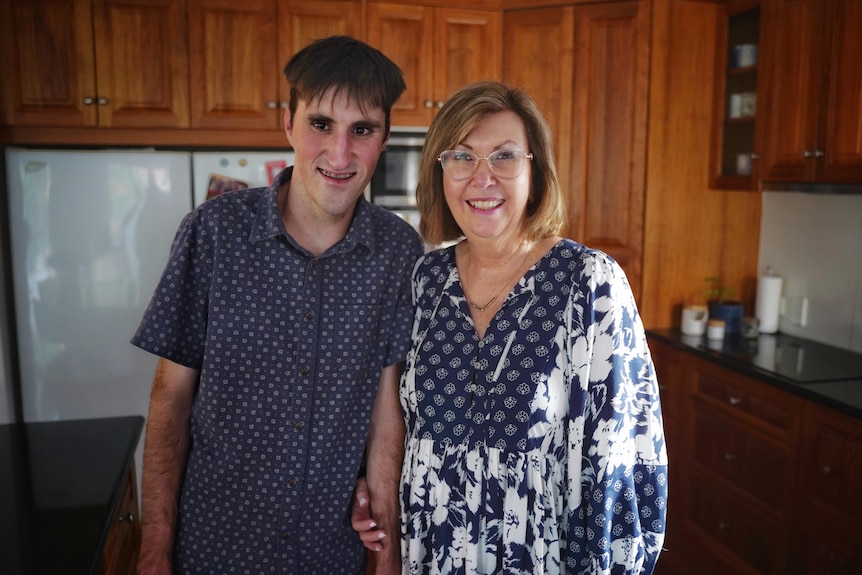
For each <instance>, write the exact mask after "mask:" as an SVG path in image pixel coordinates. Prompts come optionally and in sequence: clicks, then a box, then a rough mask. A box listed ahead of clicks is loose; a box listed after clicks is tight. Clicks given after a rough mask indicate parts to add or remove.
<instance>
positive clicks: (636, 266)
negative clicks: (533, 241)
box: [568, 1, 650, 295]
mask: <svg viewBox="0 0 862 575" xmlns="http://www.w3.org/2000/svg"><path fill="white" fill-rule="evenodd" d="M649 12H650V11H649V4H648V3H647V2H640V1H629V2H612V3H607V4H594V5H586V6H579V7H577V8H576V9H575V55H574V90H573V112H572V131H571V133H572V164H571V178H572V180H571V182H572V187H571V190H570V191H569V193H570V194H571V195H570V204H569V208H570V210H571V220H570V227H569V230H568V233H569V237H572V238H578V241H580V242H582V243H584V244H586V245H588V246H590V247H594V248H598V249H601V250H604V251H605V252H607V253H608V254H610V255H611V256H613V257H614V258H615V259H616V260H617V261H618V262H619V263H620V265H621V266H622V267H623V269H624V270H625V272H626V274H627V275H628V278H629V283H630V284H631V286H632V289H633V290H634V292H635V295H639V293H640V283H641V265H642V262H641V260H642V253H643V221H644V193H645V185H646V182H645V180H646V135H647V134H646V128H647V101H648V95H649V24H650V19H649Z"/></svg>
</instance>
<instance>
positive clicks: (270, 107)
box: [266, 102, 278, 110]
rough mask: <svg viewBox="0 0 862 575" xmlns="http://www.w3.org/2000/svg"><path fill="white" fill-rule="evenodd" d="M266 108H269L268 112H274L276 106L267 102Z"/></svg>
mask: <svg viewBox="0 0 862 575" xmlns="http://www.w3.org/2000/svg"><path fill="white" fill-rule="evenodd" d="M266 107H267V108H269V109H270V110H275V109H276V108H277V107H278V105H277V104H276V103H275V102H267V103H266Z"/></svg>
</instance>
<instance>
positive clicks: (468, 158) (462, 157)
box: [452, 152, 476, 164]
mask: <svg viewBox="0 0 862 575" xmlns="http://www.w3.org/2000/svg"><path fill="white" fill-rule="evenodd" d="M452 159H453V160H455V161H456V162H464V163H466V164H471V163H473V162H475V161H476V156H474V155H473V154H471V153H470V152H456V153H454V154H452Z"/></svg>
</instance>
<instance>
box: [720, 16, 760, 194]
mask: <svg viewBox="0 0 862 575" xmlns="http://www.w3.org/2000/svg"><path fill="white" fill-rule="evenodd" d="M760 3H761V0H731V1H730V2H728V3H727V4H725V5H724V14H723V15H722V16H721V17H720V18H719V21H718V22H719V25H718V34H717V36H718V45H717V47H716V56H717V58H716V60H717V61H716V74H715V77H716V83H715V103H714V108H715V112H714V127H713V142H712V166H711V170H710V187H712V188H715V189H723V190H733V189H736V190H754V189H757V188H758V186H759V184H760V181H759V167H760V161H759V160H760V156H761V153H762V152H761V149H762V139H763V126H764V122H763V121H761V120H760V115H762V113H763V110H762V105H761V106H757V102H761V103H762V102H763V92H762V90H761V89H759V88H762V87H763V82H762V81H761V80H760V78H759V76H760V70H761V69H762V67H761V66H760V61H761V60H760V57H759V56H760V52H761V51H762V49H761V47H762V44H763V41H762V40H763V34H762V33H761V30H762V26H761V10H760ZM758 108H760V109H759V110H758ZM758 111H759V112H760V114H758Z"/></svg>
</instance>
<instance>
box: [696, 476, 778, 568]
mask: <svg viewBox="0 0 862 575" xmlns="http://www.w3.org/2000/svg"><path fill="white" fill-rule="evenodd" d="M686 519H687V520H686V523H687V524H688V525H690V526H692V527H694V531H695V532H696V533H697V535H698V536H699V537H698V538H699V539H701V540H702V542H703V543H704V547H706V548H710V549H712V550H713V551H714V553H715V554H716V555H717V556H718V557H721V558H723V559H724V560H725V561H729V560H730V559H731V558H733V559H736V560H737V561H736V562H738V563H739V567H738V568H737V569H735V572H736V573H764V574H768V575H785V573H786V572H785V570H784V567H785V565H786V554H787V550H788V549H787V543H786V542H787V539H788V537H787V534H788V533H787V531H789V529H790V525H789V524H787V523H786V522H782V521H780V520H779V519H777V518H775V517H770V516H769V515H767V514H765V513H761V512H759V511H757V510H755V509H754V508H753V507H752V506H751V505H748V504H746V502H745V501H743V500H742V499H740V498H738V497H735V496H733V495H732V494H730V493H728V492H727V491H726V490H723V489H722V488H721V486H719V485H717V484H716V483H714V482H713V481H710V480H709V479H708V478H706V477H700V476H699V474H696V473H692V474H691V484H690V491H689V500H688V514H687V518H686ZM703 563H706V564H708V562H707V561H703Z"/></svg>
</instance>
